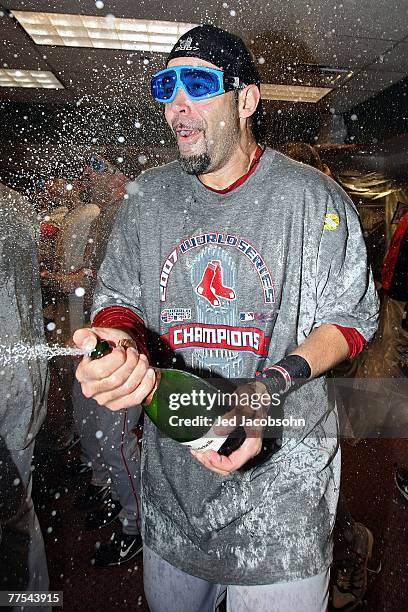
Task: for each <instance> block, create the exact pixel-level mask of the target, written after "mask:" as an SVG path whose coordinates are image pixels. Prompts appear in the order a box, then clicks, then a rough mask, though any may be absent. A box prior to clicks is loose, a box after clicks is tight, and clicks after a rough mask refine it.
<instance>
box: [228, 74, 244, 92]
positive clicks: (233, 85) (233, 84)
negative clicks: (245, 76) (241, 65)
mask: <svg viewBox="0 0 408 612" xmlns="http://www.w3.org/2000/svg"><path fill="white" fill-rule="evenodd" d="M223 82H224V89H225V90H227V86H228V89H244V87H246V84H245V83H242V82H241V81H240V78H239V77H234V76H226V75H225V76H224V77H223Z"/></svg>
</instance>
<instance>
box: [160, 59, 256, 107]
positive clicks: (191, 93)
mask: <svg viewBox="0 0 408 612" xmlns="http://www.w3.org/2000/svg"><path fill="white" fill-rule="evenodd" d="M179 87H181V88H182V89H183V90H184V91H185V93H186V94H187V96H188V97H189V98H191V100H204V99H206V98H212V97H213V96H218V95H220V94H223V93H225V92H226V91H232V90H233V89H242V88H243V87H245V84H244V83H242V82H240V80H239V77H231V76H227V75H225V74H224V72H223V71H222V70H218V69H217V68H209V67H207V66H174V67H173V68H165V69H164V70H160V72H156V74H154V75H153V77H152V80H151V92H152V96H153V98H154V99H155V100H157V101H158V102H172V101H173V100H174V98H175V97H176V94H177V90H178V88H179Z"/></svg>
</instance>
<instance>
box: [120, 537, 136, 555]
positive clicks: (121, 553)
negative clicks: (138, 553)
mask: <svg viewBox="0 0 408 612" xmlns="http://www.w3.org/2000/svg"><path fill="white" fill-rule="evenodd" d="M135 542H136V540H135V541H134V542H132V543H131V544H130V545H129V546H128V547H127V548H125V550H122V549H120V551H119V556H120V557H121V558H123V557H126V555H127V554H128V552H129V550H130V549H131V548H132V546H133V544H135Z"/></svg>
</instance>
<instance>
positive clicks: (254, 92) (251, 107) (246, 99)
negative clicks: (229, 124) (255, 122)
mask: <svg viewBox="0 0 408 612" xmlns="http://www.w3.org/2000/svg"><path fill="white" fill-rule="evenodd" d="M260 99H261V93H260V91H259V89H258V87H257V86H256V85H255V84H254V83H253V84H252V85H247V86H246V87H245V89H243V90H242V91H240V92H239V105H238V111H239V116H240V118H241V119H247V118H248V117H250V116H251V115H253V114H254V112H255V111H256V107H257V106H258V104H259V100H260Z"/></svg>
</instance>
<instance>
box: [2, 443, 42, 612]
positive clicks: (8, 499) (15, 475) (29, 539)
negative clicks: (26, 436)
mask: <svg viewBox="0 0 408 612" xmlns="http://www.w3.org/2000/svg"><path fill="white" fill-rule="evenodd" d="M33 451H34V442H32V443H31V444H29V446H27V447H26V448H24V449H23V450H12V449H9V448H7V446H6V444H5V442H4V440H3V439H2V438H0V590H1V591H7V590H16V591H47V590H48V586H49V582H48V569H47V559H46V556H45V549H44V541H43V537H42V534H41V530H40V525H39V522H38V519H37V515H36V513H35V509H34V504H33V500H32V497H31V490H32V471H31V462H32V458H33ZM15 609H18V610H27V611H28V610H31V609H32V608H26V607H24V606H23V607H20V606H19V607H18V608H15ZM41 609H42V610H48V609H49V608H37V610H41Z"/></svg>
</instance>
